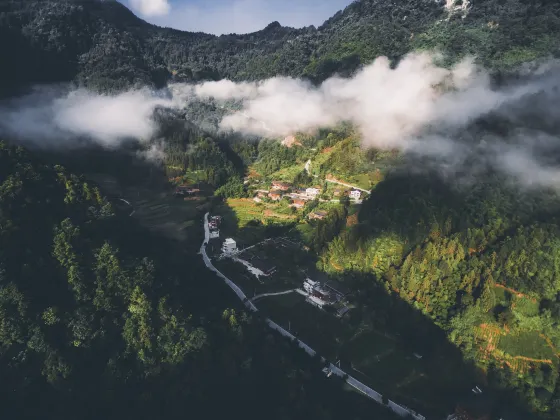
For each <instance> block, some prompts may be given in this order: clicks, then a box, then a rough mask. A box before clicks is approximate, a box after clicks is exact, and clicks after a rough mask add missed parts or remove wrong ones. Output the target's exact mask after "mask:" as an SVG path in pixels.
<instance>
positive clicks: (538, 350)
mask: <svg viewBox="0 0 560 420" xmlns="http://www.w3.org/2000/svg"><path fill="white" fill-rule="evenodd" d="M499 348H500V349H501V350H503V351H504V352H507V353H508V354H510V355H511V356H522V357H528V358H531V359H541V360H542V359H544V360H552V361H556V354H555V352H554V350H553V349H552V348H551V347H550V346H549V345H548V343H547V342H546V340H545V339H544V338H542V337H541V336H540V335H539V333H538V332H536V331H533V332H522V333H519V334H508V335H505V336H503V337H502V338H501V339H500V343H499Z"/></svg>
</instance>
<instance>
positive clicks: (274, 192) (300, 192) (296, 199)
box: [245, 180, 364, 219]
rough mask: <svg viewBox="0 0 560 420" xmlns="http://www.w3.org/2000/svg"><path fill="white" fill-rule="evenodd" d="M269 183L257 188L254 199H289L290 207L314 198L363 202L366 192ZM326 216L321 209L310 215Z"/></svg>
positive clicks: (302, 205)
mask: <svg viewBox="0 0 560 420" xmlns="http://www.w3.org/2000/svg"><path fill="white" fill-rule="evenodd" d="M245 182H246V183H247V184H248V183H249V181H248V180H246V181H245ZM269 185H270V187H269V188H267V189H263V188H262V186H259V188H257V189H256V190H255V195H254V197H253V201H255V202H256V203H260V202H263V201H265V200H269V201H272V202H274V201H280V200H282V199H287V200H288V201H289V203H290V204H289V205H290V207H294V208H296V209H301V208H304V207H305V205H306V204H307V203H308V202H310V201H312V200H318V201H319V202H340V201H341V199H343V198H344V197H348V199H349V200H350V201H352V202H354V203H355V204H361V200H362V196H363V195H364V192H362V191H360V190H358V189H352V188H336V189H334V190H329V189H328V188H325V187H322V186H313V187H308V188H297V187H295V186H293V185H292V184H290V183H288V182H284V181H272V182H271V183H270V184H269ZM325 216H326V213H325V212H321V211H316V212H313V213H311V214H310V215H309V217H310V218H314V219H323V218H324V217H325Z"/></svg>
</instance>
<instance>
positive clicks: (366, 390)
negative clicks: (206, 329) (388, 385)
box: [200, 213, 426, 420]
mask: <svg viewBox="0 0 560 420" xmlns="http://www.w3.org/2000/svg"><path fill="white" fill-rule="evenodd" d="M209 240H210V229H209V228H208V213H206V214H205V215H204V241H203V242H202V245H201V246H200V254H201V255H202V259H203V260H204V264H205V265H206V267H208V269H210V270H212V271H213V272H215V273H216V274H217V275H218V276H219V277H220V278H221V279H223V280H224V282H225V283H226V284H227V285H228V286H229V287H230V288H231V289H232V290H233V291H234V292H235V294H236V295H237V296H238V297H239V299H241V301H242V302H243V304H244V305H245V306H246V307H247V308H248V309H249V310H250V311H252V312H258V309H257V307H256V306H255V305H254V304H253V302H251V301H250V300H249V299H248V298H247V296H245V293H243V291H242V290H241V289H240V288H239V287H238V286H237V285H236V284H235V283H234V282H232V281H231V280H230V279H228V278H227V277H226V276H224V275H223V274H222V273H221V272H220V271H219V270H218V269H217V268H216V267H214V265H213V264H212V261H210V258H208V255H207V254H206V244H208V241H209ZM295 291H296V292H298V293H301V292H303V290H301V289H295ZM290 292H291V291H290ZM282 293H285V292H282ZM304 293H305V292H304ZM265 322H266V324H267V325H268V326H269V327H270V328H272V329H274V330H276V331H278V332H279V333H280V334H282V335H283V336H284V337H288V338H290V339H291V340H295V341H296V342H297V344H298V346H299V347H300V348H302V349H303V350H304V351H305V352H306V353H307V354H308V355H310V356H315V355H316V354H317V352H316V351H315V350H313V349H312V348H311V347H309V346H308V345H307V344H305V343H304V342H303V341H301V340H300V339H297V338H296V337H295V336H294V335H292V334H291V333H289V332H288V331H286V330H285V329H284V328H282V327H281V326H280V325H278V324H276V323H275V322H274V321H272V320H271V319H270V318H267V319H266V320H265ZM321 360H322V361H323V362H327V360H326V359H325V358H324V357H321ZM329 369H330V371H331V372H332V373H333V374H335V375H336V376H339V377H341V378H345V381H346V383H347V384H348V385H350V386H352V387H354V388H355V389H357V390H358V391H360V392H362V393H363V394H364V395H367V396H368V397H369V398H371V399H372V400H374V401H376V402H378V403H379V404H383V398H382V396H381V394H380V393H378V392H376V391H374V390H373V389H371V388H370V387H368V386H367V385H364V384H363V383H361V382H360V381H358V380H357V379H355V378H353V377H351V376H349V375H348V374H347V373H346V372H344V371H343V370H341V369H340V368H338V367H337V366H335V365H333V364H332V363H329ZM387 407H388V408H390V409H391V410H392V411H393V412H394V413H396V414H398V415H400V416H402V417H406V416H412V418H414V419H416V420H426V418H425V417H424V416H422V415H421V414H418V413H416V412H414V411H413V410H411V409H409V408H407V407H403V406H401V405H398V404H396V403H394V402H393V401H391V400H389V402H388V404H387Z"/></svg>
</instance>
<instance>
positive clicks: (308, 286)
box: [303, 279, 319, 293]
mask: <svg viewBox="0 0 560 420" xmlns="http://www.w3.org/2000/svg"><path fill="white" fill-rule="evenodd" d="M318 284H319V282H318V281H313V280H311V279H305V281H304V282H303V290H305V291H306V292H307V293H311V292H312V291H313V289H314V288H315V286H317V285H318Z"/></svg>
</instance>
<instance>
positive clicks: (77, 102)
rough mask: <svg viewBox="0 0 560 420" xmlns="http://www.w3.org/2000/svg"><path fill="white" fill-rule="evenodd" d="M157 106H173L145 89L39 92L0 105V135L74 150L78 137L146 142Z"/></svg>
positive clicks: (108, 142) (104, 141)
mask: <svg viewBox="0 0 560 420" xmlns="http://www.w3.org/2000/svg"><path fill="white" fill-rule="evenodd" d="M158 106H172V103H171V101H170V100H168V99H163V98H160V97H157V96H154V95H153V94H152V93H151V92H149V91H147V90H140V91H131V92H126V93H123V94H120V95H113V96H109V95H98V94H94V93H91V92H88V91H86V90H77V91H73V92H69V93H68V92H66V93H63V92H60V91H59V90H57V89H44V88H43V89H37V90H35V92H33V93H31V94H29V95H27V96H24V97H21V98H18V99H16V100H14V101H11V102H8V103H3V104H0V132H4V133H6V134H8V135H9V136H11V137H15V138H19V139H21V140H23V141H25V142H27V143H33V144H35V145H36V146H41V147H53V146H60V147H67V146H73V145H75V144H77V143H78V142H77V140H78V139H80V138H87V139H91V140H94V141H96V142H97V143H99V144H102V145H104V146H107V147H111V146H117V145H119V144H120V142H121V141H122V140H124V139H127V138H129V139H130V138H134V139H139V140H148V139H149V138H150V137H151V136H152V135H153V134H154V132H155V129H156V125H155V123H154V121H153V118H152V117H153V113H154V110H155V109H156V107H158Z"/></svg>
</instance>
